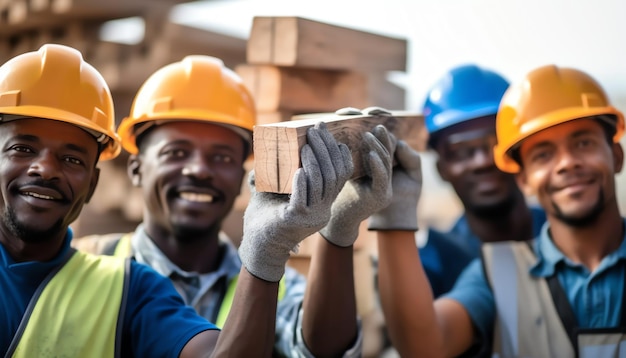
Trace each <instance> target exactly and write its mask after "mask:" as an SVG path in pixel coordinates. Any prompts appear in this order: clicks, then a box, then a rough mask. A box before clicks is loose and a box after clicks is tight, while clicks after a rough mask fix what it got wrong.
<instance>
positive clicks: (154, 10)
mask: <svg viewBox="0 0 626 358" xmlns="http://www.w3.org/2000/svg"><path fill="white" fill-rule="evenodd" d="M188 1H189V0H132V1H128V0H104V1H103V0H0V63H4V62H5V61H7V60H8V59H10V58H12V57H14V56H16V55H19V54H22V53H25V52H29V51H34V50H37V49H38V48H39V47H41V45H43V44H45V43H58V44H64V45H68V46H72V47H74V48H76V49H78V50H79V51H81V52H82V54H83V56H84V58H85V60H86V61H87V62H89V63H90V64H92V65H93V66H94V67H96V69H98V71H100V73H102V75H103V77H104V78H105V80H106V81H107V83H108V84H109V87H110V89H111V93H112V95H113V99H114V102H115V113H116V116H117V120H118V122H119V121H120V120H121V118H122V117H124V116H125V115H127V114H128V113H129V111H130V107H131V103H132V100H133V97H134V95H135V93H136V91H137V90H138V89H139V87H140V86H141V84H142V83H143V82H144V81H145V80H146V79H147V78H148V76H150V75H151V74H152V73H153V72H154V71H155V70H157V69H158V68H160V67H162V66H164V65H166V64H168V63H171V62H175V61H179V60H181V59H182V58H183V57H185V56H187V55H192V54H205V55H211V56H215V57H218V58H220V59H222V60H223V61H224V63H225V64H226V65H227V66H228V67H231V68H234V67H235V66H236V65H238V64H241V63H245V60H246V58H245V56H246V40H245V39H241V38H237V37H233V36H228V35H224V34H221V33H217V32H211V31H207V30H203V29H198V28H195V27H190V26H185V25H181V24H177V23H173V22H171V21H170V20H169V13H170V10H171V9H172V7H173V6H175V5H177V4H180V3H183V2H188ZM129 17H139V18H141V19H142V20H143V22H144V25H145V31H144V37H143V39H142V40H141V41H140V42H138V43H136V44H123V43H115V42H108V41H105V40H103V39H101V30H102V28H103V27H104V26H107V24H108V22H109V21H112V20H120V19H125V18H129ZM126 159H127V156H126V155H122V156H120V157H118V158H117V159H115V160H113V161H111V162H103V163H101V164H100V167H101V171H102V174H103V177H105V178H107V180H106V182H108V183H110V184H111V185H112V186H114V187H115V190H114V191H113V192H115V193H116V194H119V195H111V192H112V191H111V186H108V185H100V186H99V187H98V188H97V190H96V193H95V194H94V200H91V202H90V204H88V205H87V206H86V207H85V209H84V210H83V211H82V213H81V216H80V217H79V220H78V221H77V222H76V223H74V224H73V227H74V229H75V232H76V234H77V235H78V236H80V235H83V234H94V233H104V232H108V231H112V230H125V229H127V228H128V227H132V226H133V225H135V224H136V223H137V222H138V220H140V219H141V205H138V202H140V200H141V197H140V196H139V195H137V194H138V190H137V189H136V188H133V187H132V185H131V183H130V181H129V180H128V177H127V175H126V170H125V167H126ZM102 183H104V181H103V182H102ZM128 198H133V199H132V200H128ZM108 217H110V218H111V221H110V222H111V223H113V222H115V223H118V225H105V226H103V225H100V224H99V223H103V222H107V218H108ZM120 217H121V218H124V219H125V221H126V222H123V221H122V220H120V219H119V218H120ZM240 230H241V229H240V223H238V222H237V221H235V224H233V225H232V228H229V233H230V234H232V235H237V234H238V232H240Z"/></svg>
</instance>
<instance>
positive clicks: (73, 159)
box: [65, 157, 83, 165]
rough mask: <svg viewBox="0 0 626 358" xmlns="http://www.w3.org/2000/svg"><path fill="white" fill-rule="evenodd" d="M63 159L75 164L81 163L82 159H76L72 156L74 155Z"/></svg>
mask: <svg viewBox="0 0 626 358" xmlns="http://www.w3.org/2000/svg"><path fill="white" fill-rule="evenodd" d="M65 161H66V162H68V163H72V164H76V165H83V161H82V160H80V159H78V158H74V157H66V158H65Z"/></svg>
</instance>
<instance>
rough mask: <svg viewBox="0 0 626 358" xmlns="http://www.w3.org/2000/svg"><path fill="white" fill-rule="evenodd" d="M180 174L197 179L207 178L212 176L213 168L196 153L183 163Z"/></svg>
mask: <svg viewBox="0 0 626 358" xmlns="http://www.w3.org/2000/svg"><path fill="white" fill-rule="evenodd" d="M182 174H183V175H185V176H191V177H195V178H198V179H209V178H212V177H213V169H212V168H211V166H210V165H209V163H208V162H207V161H206V160H205V159H204V158H203V156H202V155H200V154H198V153H196V154H194V155H192V156H191V157H190V158H189V160H188V161H187V162H186V163H185V166H184V167H183V170H182Z"/></svg>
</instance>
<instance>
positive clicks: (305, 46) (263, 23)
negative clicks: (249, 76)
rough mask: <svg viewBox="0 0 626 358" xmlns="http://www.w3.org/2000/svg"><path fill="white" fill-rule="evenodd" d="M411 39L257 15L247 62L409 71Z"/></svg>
mask: <svg viewBox="0 0 626 358" xmlns="http://www.w3.org/2000/svg"><path fill="white" fill-rule="evenodd" d="M406 58H407V40H406V39H401V38H395V37H390V36H383V35H378V34H373V33H370V32H365V31H359V30H355V29H351V28H346V27H341V26H335V25H331V24H327V23H322V22H317V21H313V20H309V19H304V18H300V17H287V16H278V17H255V18H254V19H253V23H252V30H251V32H250V39H249V41H248V49H247V62H248V63H250V64H272V65H277V66H291V67H312V68H325V69H343V70H355V69H360V70H378V71H406Z"/></svg>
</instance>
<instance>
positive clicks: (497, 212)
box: [465, 195, 515, 221]
mask: <svg viewBox="0 0 626 358" xmlns="http://www.w3.org/2000/svg"><path fill="white" fill-rule="evenodd" d="M514 207H515V196H514V195H509V196H508V197H507V198H505V199H504V200H502V201H500V202H498V203H495V204H492V205H470V206H468V207H466V208H465V210H466V211H468V212H470V213H472V214H474V215H475V216H477V217H479V218H481V219H483V220H496V221H500V220H501V219H502V218H505V217H507V216H509V214H511V212H513V208H514Z"/></svg>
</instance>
